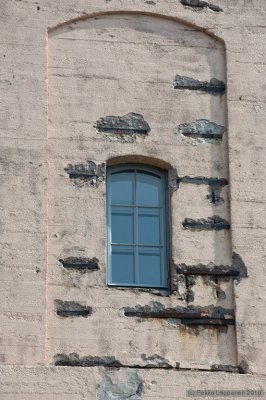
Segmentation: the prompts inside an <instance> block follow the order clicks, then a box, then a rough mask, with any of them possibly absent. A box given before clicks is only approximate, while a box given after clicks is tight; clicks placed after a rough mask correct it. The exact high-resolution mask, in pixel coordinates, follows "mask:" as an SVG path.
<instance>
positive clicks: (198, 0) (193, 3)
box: [180, 0, 223, 12]
mask: <svg viewBox="0 0 266 400" xmlns="http://www.w3.org/2000/svg"><path fill="white" fill-rule="evenodd" d="M180 3H181V4H183V6H188V7H192V8H196V9H197V8H198V9H199V8H209V9H210V10H212V11H216V12H221V11H223V9H222V8H221V7H219V6H216V5H214V4H210V3H207V2H206V1H203V0H180Z"/></svg>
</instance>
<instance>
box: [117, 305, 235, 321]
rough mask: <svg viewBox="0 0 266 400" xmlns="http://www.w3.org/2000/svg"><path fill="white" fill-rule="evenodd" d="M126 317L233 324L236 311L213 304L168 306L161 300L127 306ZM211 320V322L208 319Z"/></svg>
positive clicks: (125, 309)
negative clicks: (143, 304) (204, 305)
mask: <svg viewBox="0 0 266 400" xmlns="http://www.w3.org/2000/svg"><path fill="white" fill-rule="evenodd" d="M123 311H124V315H125V316H126V317H139V318H158V319H169V318H170V319H178V320H180V323H181V324H184V325H188V324H189V325H192V324H193V320H194V325H201V324H202V325H205V324H207V325H231V324H234V311H233V310H227V309H224V308H223V307H215V306H213V305H210V306H206V307H194V306H188V307H173V308H166V307H165V306H164V305H163V304H161V303H159V302H154V301H153V302H150V303H149V304H148V305H145V306H141V305H139V304H138V305H136V306H135V307H133V308H132V307H125V308H124V309H123ZM207 320H209V324H208V321H207Z"/></svg>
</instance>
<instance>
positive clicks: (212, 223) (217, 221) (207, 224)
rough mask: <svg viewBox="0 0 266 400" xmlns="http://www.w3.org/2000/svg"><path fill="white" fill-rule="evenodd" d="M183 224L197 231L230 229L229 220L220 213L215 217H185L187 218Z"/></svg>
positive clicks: (186, 227)
mask: <svg viewBox="0 0 266 400" xmlns="http://www.w3.org/2000/svg"><path fill="white" fill-rule="evenodd" d="M182 225H183V227H184V228H185V229H191V230H195V231H203V230H205V231H206V230H207V231H220V230H223V229H230V224H229V222H227V221H226V220H225V219H223V218H221V217H219V216H218V215H214V216H213V217H209V218H207V219H205V218H201V219H192V218H185V220H184V221H183V222H182Z"/></svg>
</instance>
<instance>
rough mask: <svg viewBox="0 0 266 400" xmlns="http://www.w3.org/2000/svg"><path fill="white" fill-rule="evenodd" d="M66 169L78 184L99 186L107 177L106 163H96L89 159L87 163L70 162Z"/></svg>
mask: <svg viewBox="0 0 266 400" xmlns="http://www.w3.org/2000/svg"><path fill="white" fill-rule="evenodd" d="M64 169H65V171H66V173H67V174H68V175H69V178H70V179H71V180H73V181H74V183H75V184H76V185H77V186H83V185H84V184H87V185H88V186H90V187H94V188H97V187H98V186H99V184H100V182H102V181H103V180H104V179H105V164H99V165H96V164H95V163H94V162H93V161H87V163H85V164H75V165H72V164H68V166H67V167H66V168H64Z"/></svg>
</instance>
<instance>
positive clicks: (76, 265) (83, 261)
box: [59, 257, 99, 272]
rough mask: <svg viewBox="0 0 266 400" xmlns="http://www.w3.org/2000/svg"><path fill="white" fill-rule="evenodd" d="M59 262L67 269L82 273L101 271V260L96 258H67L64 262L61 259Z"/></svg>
mask: <svg viewBox="0 0 266 400" xmlns="http://www.w3.org/2000/svg"><path fill="white" fill-rule="evenodd" d="M59 262H60V263H61V264H62V266H63V267H64V268H66V269H70V270H75V271H80V272H88V271H95V270H98V269H99V260H98V258H96V257H93V258H85V257H67V258H65V259H64V260H62V259H60V260H59Z"/></svg>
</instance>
